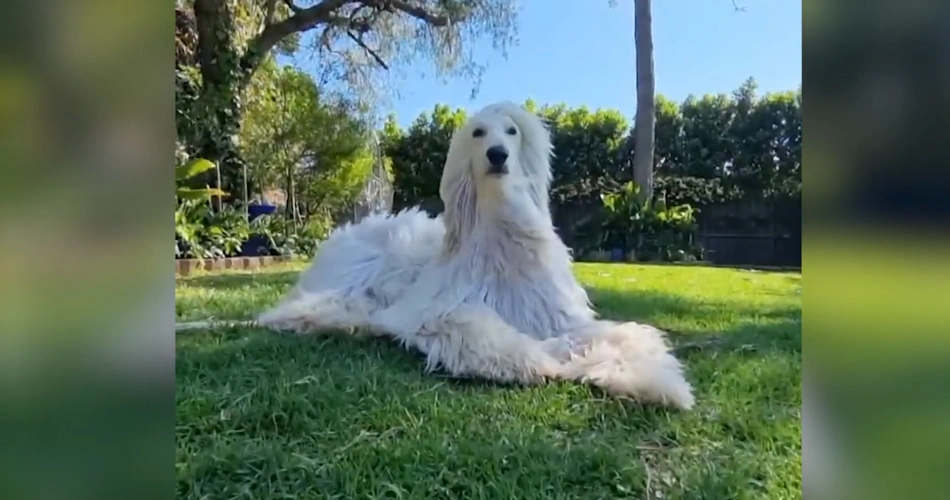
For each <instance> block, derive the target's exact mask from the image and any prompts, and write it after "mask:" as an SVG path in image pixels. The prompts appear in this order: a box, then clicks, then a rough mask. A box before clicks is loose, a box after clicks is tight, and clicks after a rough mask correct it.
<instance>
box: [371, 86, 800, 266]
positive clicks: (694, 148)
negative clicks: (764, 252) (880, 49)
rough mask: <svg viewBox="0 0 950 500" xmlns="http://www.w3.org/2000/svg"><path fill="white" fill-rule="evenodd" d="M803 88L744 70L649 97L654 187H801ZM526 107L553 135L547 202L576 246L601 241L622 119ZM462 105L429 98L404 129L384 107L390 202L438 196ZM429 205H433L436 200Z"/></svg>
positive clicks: (745, 190) (616, 177) (706, 201)
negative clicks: (729, 85)
mask: <svg viewBox="0 0 950 500" xmlns="http://www.w3.org/2000/svg"><path fill="white" fill-rule="evenodd" d="M801 104H802V101H801V90H800V89H799V90H797V91H790V92H781V93H772V94H766V95H764V96H758V95H757V93H756V85H755V82H754V80H752V79H749V80H748V81H746V82H745V83H744V84H743V85H742V86H741V87H740V88H739V89H737V90H736V91H735V92H733V93H732V94H731V95H726V94H719V95H706V96H702V97H694V96H690V97H688V98H687V99H685V100H684V101H683V102H682V103H674V102H672V101H670V100H668V99H666V98H664V97H662V96H659V97H658V98H657V121H656V150H655V156H654V165H655V168H656V170H655V191H654V192H655V193H656V196H658V197H663V198H665V201H666V202H667V203H668V204H669V205H670V206H673V205H681V204H689V205H691V206H693V207H699V208H700V209H702V207H705V206H709V205H715V204H720V203H724V202H729V201H734V200H740V199H757V200H769V199H789V198H795V197H798V196H800V191H801V151H802V150H801V144H802V106H801ZM525 106H526V107H528V108H531V109H534V110H535V111H537V112H538V113H539V114H540V115H541V116H542V118H543V119H544V120H545V121H546V122H547V123H548V124H549V126H550V128H551V133H552V141H553V143H554V151H555V157H554V159H553V160H552V168H553V170H554V182H553V185H552V193H551V195H552V209H553V212H554V217H555V223H556V224H557V225H558V227H559V231H561V233H562V237H564V239H565V241H566V242H567V243H568V244H569V245H571V246H572V247H574V248H575V250H577V251H581V252H583V251H586V250H590V249H592V246H594V245H601V244H602V240H603V238H602V237H601V236H599V235H598V233H599V232H600V231H601V230H602V227H601V225H602V223H603V221H602V219H603V217H602V215H603V214H597V213H595V212H597V211H598V210H600V207H601V202H600V196H601V195H602V194H604V193H610V192H615V191H617V190H618V189H620V187H621V186H623V185H624V184H625V183H626V182H628V181H630V180H631V179H632V166H631V160H632V155H633V153H634V151H633V147H632V145H633V141H632V134H633V130H632V129H631V127H630V126H629V124H630V122H629V121H628V120H627V119H626V118H625V117H624V116H623V115H622V114H621V113H620V112H618V111H616V110H590V109H588V108H585V107H580V108H569V107H567V106H565V105H563V104H562V105H546V106H538V105H537V104H536V103H534V102H532V101H528V102H526V103H525ZM465 118H466V114H465V112H464V111H463V110H461V109H457V110H452V109H451V108H449V107H448V106H445V105H437V106H435V108H434V109H433V111H432V112H431V113H422V114H421V115H419V117H417V118H416V120H415V121H414V122H413V123H412V124H411V125H410V126H409V127H407V128H400V127H399V126H398V124H397V122H396V119H395V117H394V116H390V118H389V120H388V121H387V123H386V126H385V128H384V130H383V133H382V139H383V148H384V152H385V154H386V156H387V157H388V158H389V160H390V161H391V162H392V172H393V176H394V188H395V196H394V202H395V205H396V208H402V207H406V206H412V205H418V204H426V205H428V206H430V207H431V206H433V203H432V200H437V199H438V189H439V178H440V176H441V173H442V166H443V163H444V161H445V153H446V151H447V150H448V146H449V140H450V138H451V135H452V132H453V131H454V130H455V129H456V128H457V127H458V126H459V125H460V124H462V123H463V122H464V121H465ZM436 205H439V207H437V208H441V207H440V204H436Z"/></svg>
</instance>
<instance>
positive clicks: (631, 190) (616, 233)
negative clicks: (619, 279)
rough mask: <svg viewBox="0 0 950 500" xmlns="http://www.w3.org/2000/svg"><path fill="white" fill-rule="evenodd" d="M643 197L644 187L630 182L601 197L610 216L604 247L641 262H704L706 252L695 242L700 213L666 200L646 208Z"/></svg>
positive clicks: (606, 223) (606, 220)
mask: <svg viewBox="0 0 950 500" xmlns="http://www.w3.org/2000/svg"><path fill="white" fill-rule="evenodd" d="M639 193H640V187H639V186H637V185H636V184H634V183H633V182H628V183H626V184H624V185H623V186H622V187H621V189H619V190H617V191H615V192H611V193H606V194H603V195H602V196H601V198H602V199H603V205H604V210H605V213H606V217H605V220H604V222H603V227H602V229H603V235H604V238H603V244H604V245H605V246H607V247H608V248H620V249H621V250H622V251H623V254H624V255H631V254H632V255H633V256H634V257H635V258H636V259H637V260H641V261H643V260H647V261H655V260H661V261H692V260H697V259H701V258H702V257H703V252H702V249H701V248H700V247H699V246H698V245H696V244H695V243H694V241H693V236H694V234H695V232H696V210H695V209H694V208H693V207H692V206H690V205H689V204H679V205H674V206H671V207H668V206H667V205H666V200H665V199H664V198H662V197H657V198H656V200H654V202H653V203H652V204H649V205H644V204H642V203H641V202H640V201H639V199H638V194H639Z"/></svg>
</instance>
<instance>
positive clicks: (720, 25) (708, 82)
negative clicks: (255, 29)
mask: <svg viewBox="0 0 950 500" xmlns="http://www.w3.org/2000/svg"><path fill="white" fill-rule="evenodd" d="M518 2H519V4H520V5H521V14H520V16H519V19H518V21H519V25H518V38H519V43H518V44H517V45H516V46H514V47H511V48H510V50H509V53H508V58H507V60H506V59H505V58H503V57H502V56H501V54H500V53H499V52H497V51H494V50H493V49H492V48H491V45H490V43H489V42H488V41H485V42H484V43H482V44H480V45H479V46H477V47H476V53H477V54H478V56H477V57H478V61H479V62H482V63H484V64H487V66H488V67H487V70H486V71H485V74H484V75H483V77H482V82H481V85H480V86H479V92H478V94H477V95H476V97H475V99H474V100H473V99H471V91H472V87H473V82H472V81H471V80H467V79H455V80H450V81H449V82H447V83H446V82H443V81H442V80H440V79H439V78H436V77H435V76H433V72H434V71H433V68H432V65H431V63H429V62H426V61H419V62H418V63H417V64H415V65H413V66H411V67H409V68H405V70H404V71H403V73H404V74H405V78H404V79H403V80H401V81H400V82H399V93H400V95H399V96H398V97H397V98H395V99H393V100H392V102H391V104H390V105H388V106H387V107H386V109H382V110H381V111H383V115H385V114H387V113H389V112H395V113H396V116H397V118H398V120H399V123H400V124H401V125H404V126H405V125H408V124H409V123H411V122H412V121H413V120H414V119H415V118H416V117H417V116H418V115H419V113H421V112H424V111H430V110H432V108H433V106H435V105H436V104H448V105H449V106H451V107H453V108H456V107H461V108H465V109H469V110H473V109H477V108H479V107H481V106H483V105H485V104H489V103H491V102H496V101H500V100H511V101H515V102H523V101H525V100H526V99H528V98H531V99H534V100H535V101H536V102H538V103H539V104H556V103H565V104H567V105H568V106H571V107H577V106H582V105H585V106H587V107H589V108H591V109H597V108H611V109H618V110H620V111H621V112H622V113H623V114H624V115H626V116H627V117H628V118H630V119H631V120H632V118H633V115H634V110H635V109H636V71H635V61H636V59H635V52H634V45H633V0H617V2H616V3H617V5H616V6H614V7H611V6H610V5H609V2H608V0H518ZM736 3H737V4H738V5H740V6H741V7H744V8H745V10H744V11H742V12H736V11H735V9H734V7H733V2H732V0H656V1H655V2H653V45H654V65H655V68H656V91H657V93H658V94H663V95H665V96H666V97H668V98H670V99H673V100H674V101H682V100H683V99H685V98H686V96H688V95H689V94H694V95H703V94H707V93H720V92H731V91H733V90H735V89H736V88H737V87H739V85H741V84H742V82H743V81H745V79H746V78H748V77H750V76H751V77H754V78H755V79H756V81H757V82H758V83H759V90H760V92H770V91H785V90H794V89H796V88H797V87H798V86H799V84H800V83H801V79H802V52H801V46H802V27H801V26H802V2H801V0H736ZM298 62H300V63H303V67H304V68H306V66H307V64H306V63H305V62H304V61H301V60H298Z"/></svg>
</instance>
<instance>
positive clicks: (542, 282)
mask: <svg viewBox="0 0 950 500" xmlns="http://www.w3.org/2000/svg"><path fill="white" fill-rule="evenodd" d="M481 194H482V196H479V197H478V199H477V200H476V203H475V207H476V210H475V213H474V214H468V216H469V217H471V225H470V232H468V234H464V235H462V237H461V238H460V241H459V244H458V246H457V248H456V249H455V251H453V252H451V253H450V254H448V255H447V257H448V258H449V261H450V262H452V263H453V264H454V265H453V266H452V267H453V268H454V270H455V271H456V272H461V273H463V274H465V275H467V276H465V278H467V279H466V281H468V282H469V283H473V288H472V291H471V292H470V296H469V297H467V298H466V301H472V302H480V303H485V304H487V305H488V306H490V307H492V308H493V309H494V310H495V311H496V312H498V313H499V315H501V316H502V317H503V318H504V319H505V320H506V321H507V322H508V323H510V324H512V325H513V326H515V327H516V328H518V329H519V330H520V331H523V332H525V333H528V334H531V335H534V336H537V337H540V338H546V337H550V336H553V335H558V334H561V333H565V332H566V331H570V330H572V329H575V328H578V327H579V326H580V325H582V324H584V323H587V322H589V321H591V320H592V319H593V317H594V313H593V311H591V309H590V307H589V302H588V298H587V294H586V292H585V291H584V290H583V288H581V287H580V285H579V284H578V283H577V281H576V280H575V279H574V276H573V273H572V269H571V259H570V254H569V253H568V250H567V248H566V247H565V246H564V243H563V242H562V241H561V239H560V238H559V237H558V235H557V233H555V231H554V227H553V225H552V224H551V218H550V215H549V212H548V210H547V206H538V205H537V204H536V203H535V202H534V201H533V200H532V198H531V197H530V196H529V195H528V193H527V192H525V191H521V192H518V191H517V188H515V190H514V191H509V193H508V195H502V193H501V192H500V191H494V190H492V191H489V192H488V193H486V192H485V191H482V193H481ZM552 311H553V312H552Z"/></svg>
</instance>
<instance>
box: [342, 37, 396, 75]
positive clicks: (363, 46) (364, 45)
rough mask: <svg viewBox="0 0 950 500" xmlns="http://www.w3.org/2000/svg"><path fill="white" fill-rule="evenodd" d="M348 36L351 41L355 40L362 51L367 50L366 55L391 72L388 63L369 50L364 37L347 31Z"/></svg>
mask: <svg viewBox="0 0 950 500" xmlns="http://www.w3.org/2000/svg"><path fill="white" fill-rule="evenodd" d="M346 36H348V37H350V40H353V41H354V42H356V44H357V45H359V46H360V48H361V49H363V50H365V51H366V53H368V54H369V55H370V56H372V57H373V59H375V60H376V63H377V64H379V65H380V66H382V67H383V69H385V70H389V65H388V64H386V61H384V60H383V58H382V57H380V56H379V54H377V53H376V51H375V50H373V49H371V48H369V46H368V45H366V42H364V41H363V39H362V37H357V36H356V35H354V34H353V32H352V31H350V30H346Z"/></svg>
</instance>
